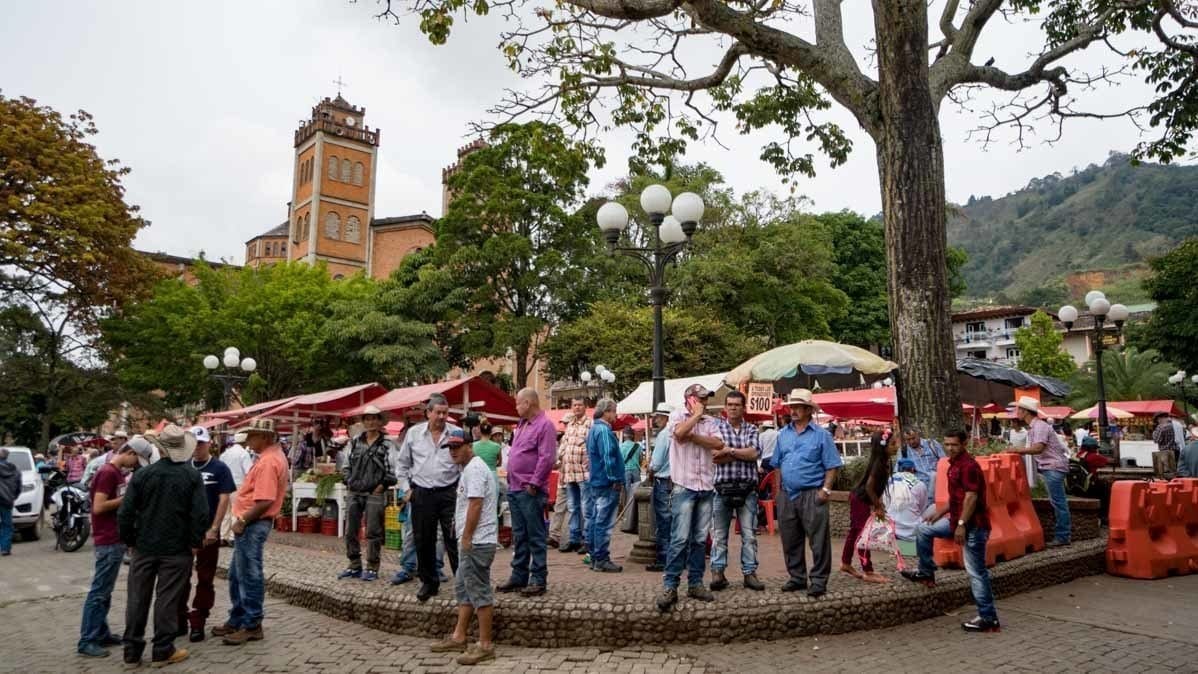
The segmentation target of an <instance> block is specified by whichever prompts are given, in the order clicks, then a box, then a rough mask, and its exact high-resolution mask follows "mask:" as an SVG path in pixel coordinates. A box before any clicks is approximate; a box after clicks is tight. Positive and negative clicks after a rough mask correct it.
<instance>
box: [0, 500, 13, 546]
mask: <svg viewBox="0 0 1198 674" xmlns="http://www.w3.org/2000/svg"><path fill="white" fill-rule="evenodd" d="M0 552H12V508H0Z"/></svg>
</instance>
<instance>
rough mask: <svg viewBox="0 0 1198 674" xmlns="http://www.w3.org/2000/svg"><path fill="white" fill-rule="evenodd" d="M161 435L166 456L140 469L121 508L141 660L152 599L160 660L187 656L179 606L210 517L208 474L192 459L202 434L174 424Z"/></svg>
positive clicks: (132, 625)
mask: <svg viewBox="0 0 1198 674" xmlns="http://www.w3.org/2000/svg"><path fill="white" fill-rule="evenodd" d="M158 443H159V447H160V448H161V449H162V450H163V451H162V453H163V454H164V456H163V457H162V460H161V461H158V462H157V463H154V464H152V465H149V466H146V467H145V468H142V469H141V470H138V471H137V472H136V473H134V474H133V479H132V480H130V481H129V487H128V489H126V491H125V496H124V499H123V500H122V501H121V507H120V510H118V511H117V526H118V529H119V530H120V536H121V542H123V543H124V544H125V545H127V546H129V549H130V550H131V551H132V553H133V561H132V562H131V564H130V566H129V583H128V588H127V590H126V595H127V601H128V604H127V605H126V607H125V638H124V644H125V664H128V665H133V666H138V665H140V664H141V655H142V652H143V651H144V650H145V647H146V642H145V633H146V620H147V618H148V617H149V613H150V601H151V600H152V599H153V601H154V647H153V651H152V657H153V662H154V664H155V665H158V666H161V665H166V664H173V663H176V662H181V661H183V660H186V659H187V650H186V649H183V648H179V649H176V648H175V645H174V640H175V637H176V636H177V635H178V631H179V623H178V620H179V613H178V610H179V604H180V603H181V602H182V601H183V600H184V593H185V592H186V591H187V578H188V576H189V575H190V574H191V560H192V551H193V550H195V549H197V548H199V547H200V546H201V545H202V544H203V542H204V531H205V530H207V529H208V524H209V516H208V501H207V499H206V498H205V496H204V481H203V479H202V478H201V477H200V474H199V473H198V472H196V470H195V469H194V468H192V467H191V466H190V465H188V463H187V461H188V459H190V458H191V457H192V455H193V454H194V452H195V446H196V439H195V436H194V435H192V434H191V433H189V432H187V431H184V430H183V429H182V428H179V427H178V426H176V425H174V424H170V425H169V426H167V427H166V428H164V429H162V432H161V433H159V434H158ZM155 585H157V592H155ZM155 594H156V595H157V596H156V597H155V596H154V595H155Z"/></svg>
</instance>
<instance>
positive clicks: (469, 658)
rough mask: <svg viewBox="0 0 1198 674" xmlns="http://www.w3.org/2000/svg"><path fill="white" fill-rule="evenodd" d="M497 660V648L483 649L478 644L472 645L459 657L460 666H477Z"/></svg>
mask: <svg viewBox="0 0 1198 674" xmlns="http://www.w3.org/2000/svg"><path fill="white" fill-rule="evenodd" d="M494 659H495V647H494V646H492V647H491V648H483V647H482V646H479V645H478V644H472V645H471V646H470V648H468V649H466V652H465V653H463V654H461V655H459V656H458V664H459V665H477V664H478V663H480V662H485V661H487V660H494Z"/></svg>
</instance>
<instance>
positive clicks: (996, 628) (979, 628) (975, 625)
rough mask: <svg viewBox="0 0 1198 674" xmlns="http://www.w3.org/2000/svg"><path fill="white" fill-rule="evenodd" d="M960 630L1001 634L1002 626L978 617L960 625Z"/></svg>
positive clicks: (994, 621)
mask: <svg viewBox="0 0 1198 674" xmlns="http://www.w3.org/2000/svg"><path fill="white" fill-rule="evenodd" d="M961 629H963V630H965V631H966V632H1001V631H1002V625H1000V624H998V621H997V620H987V619H985V618H983V617H981V616H978V617H976V618H974V619H973V620H970V621H969V622H967V623H961Z"/></svg>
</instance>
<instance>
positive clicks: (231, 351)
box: [225, 346, 241, 358]
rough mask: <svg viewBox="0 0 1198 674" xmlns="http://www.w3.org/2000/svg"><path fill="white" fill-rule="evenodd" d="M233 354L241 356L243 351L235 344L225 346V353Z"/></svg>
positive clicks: (236, 356) (235, 356) (237, 356)
mask: <svg viewBox="0 0 1198 674" xmlns="http://www.w3.org/2000/svg"><path fill="white" fill-rule="evenodd" d="M229 354H233V357H234V358H241V352H240V351H238V350H237V347H235V346H229V347H225V355H226V356H227V355H229Z"/></svg>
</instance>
